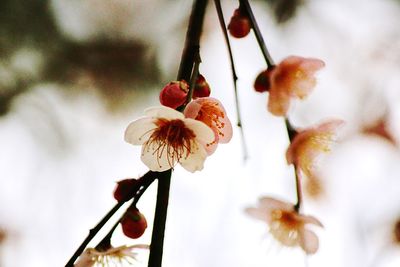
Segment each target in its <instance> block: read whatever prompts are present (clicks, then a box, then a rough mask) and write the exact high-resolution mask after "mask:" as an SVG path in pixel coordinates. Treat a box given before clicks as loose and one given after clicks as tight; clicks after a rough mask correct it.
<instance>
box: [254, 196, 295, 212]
mask: <svg viewBox="0 0 400 267" xmlns="http://www.w3.org/2000/svg"><path fill="white" fill-rule="evenodd" d="M259 207H260V209H263V210H265V211H267V212H270V211H272V210H284V211H288V212H292V211H293V210H294V208H293V207H294V206H293V204H291V203H288V202H284V201H281V200H279V199H275V198H273V197H261V198H260V199H259Z"/></svg>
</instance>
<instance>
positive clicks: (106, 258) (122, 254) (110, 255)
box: [74, 245, 149, 267]
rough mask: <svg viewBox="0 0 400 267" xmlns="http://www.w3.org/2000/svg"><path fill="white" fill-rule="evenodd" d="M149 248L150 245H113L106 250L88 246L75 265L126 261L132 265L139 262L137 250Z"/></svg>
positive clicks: (108, 264) (90, 265) (111, 264)
mask: <svg viewBox="0 0 400 267" xmlns="http://www.w3.org/2000/svg"><path fill="white" fill-rule="evenodd" d="M148 248H149V246H148V245H133V246H121V247H116V248H114V247H111V248H109V249H107V250H105V251H98V250H96V249H94V248H87V249H86V250H85V251H84V252H83V253H82V255H81V256H80V257H79V259H78V261H77V262H76V263H75V264H74V267H92V266H124V263H127V264H129V265H132V264H134V263H135V262H137V257H138V251H137V250H140V249H148Z"/></svg>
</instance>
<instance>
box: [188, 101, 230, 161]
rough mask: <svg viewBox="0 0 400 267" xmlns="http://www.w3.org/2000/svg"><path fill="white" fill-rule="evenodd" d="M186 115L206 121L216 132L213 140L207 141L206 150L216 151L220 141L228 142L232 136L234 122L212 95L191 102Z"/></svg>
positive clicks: (209, 152)
mask: <svg viewBox="0 0 400 267" xmlns="http://www.w3.org/2000/svg"><path fill="white" fill-rule="evenodd" d="M184 115H185V117H187V118H192V119H195V120H198V121H201V122H203V123H205V124H206V125H207V126H208V127H210V128H211V129H212V130H213V132H214V139H213V141H211V142H209V143H207V145H206V150H207V153H208V154H209V155H210V154H212V153H214V151H215V149H216V148H217V145H218V143H228V142H229V141H230V140H231V138H232V124H231V122H230V120H229V118H228V116H227V115H226V112H225V109H224V107H223V105H222V103H221V102H220V101H218V100H217V99H215V98H212V97H202V98H198V99H196V100H193V101H192V102H190V103H189V104H188V105H187V106H186V108H185V110H184Z"/></svg>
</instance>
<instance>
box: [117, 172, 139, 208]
mask: <svg viewBox="0 0 400 267" xmlns="http://www.w3.org/2000/svg"><path fill="white" fill-rule="evenodd" d="M137 184H138V180H137V179H134V178H128V179H124V180H121V181H118V182H117V185H116V187H115V189H114V198H115V199H116V200H117V201H118V202H121V201H124V202H125V201H128V200H130V199H131V198H133V197H134V195H135V193H136V191H137V190H135V188H136V187H137Z"/></svg>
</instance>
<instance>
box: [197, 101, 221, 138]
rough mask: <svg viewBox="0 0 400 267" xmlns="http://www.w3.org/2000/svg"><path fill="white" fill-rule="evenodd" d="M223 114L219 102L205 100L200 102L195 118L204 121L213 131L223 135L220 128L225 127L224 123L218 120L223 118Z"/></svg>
mask: <svg viewBox="0 0 400 267" xmlns="http://www.w3.org/2000/svg"><path fill="white" fill-rule="evenodd" d="M224 117H225V114H224V112H223V110H222V109H221V107H220V106H219V103H217V102H205V103H203V104H202V106H201V108H200V110H199V113H198V114H197V116H196V120H199V121H202V122H204V123H205V124H206V125H207V126H208V127H210V128H211V129H213V131H214V132H215V133H216V134H218V135H220V136H224V133H223V132H222V129H223V128H224V127H225V123H224V122H222V121H221V120H220V118H222V119H223V118H224Z"/></svg>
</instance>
